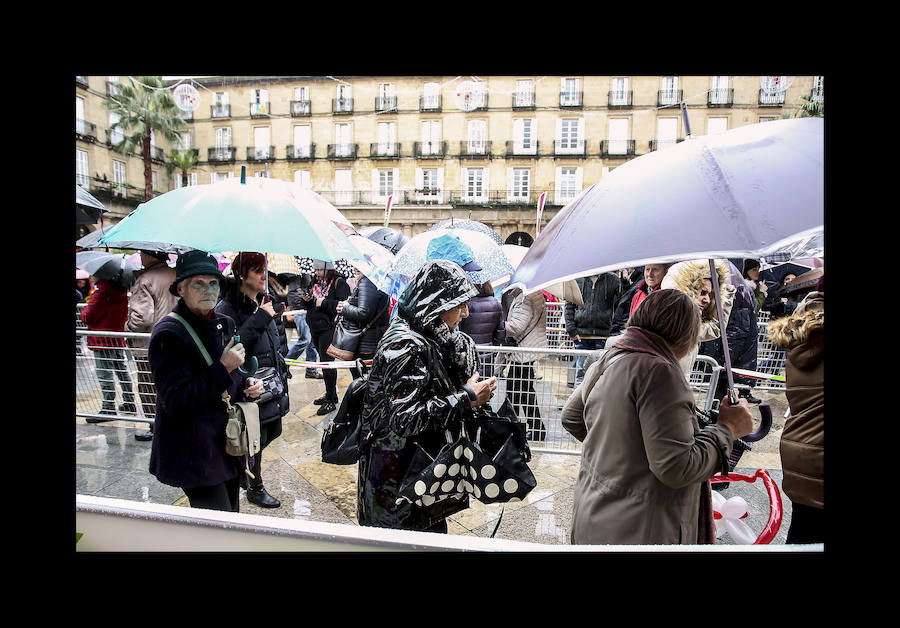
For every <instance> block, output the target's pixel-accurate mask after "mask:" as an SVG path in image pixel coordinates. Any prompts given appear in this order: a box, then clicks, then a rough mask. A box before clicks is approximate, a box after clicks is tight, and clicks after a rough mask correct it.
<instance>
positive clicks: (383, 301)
mask: <svg viewBox="0 0 900 628" xmlns="http://www.w3.org/2000/svg"><path fill="white" fill-rule="evenodd" d="M387 304H388V295H386V294H385V293H384V292H381V291H380V290H379V289H378V288H376V287H375V284H373V283H372V282H371V281H369V278H368V277H362V278H360V280H359V282H358V283H357V284H356V288H354V289H353V294H351V295H350V298H349V299H347V304H346V305H345V306H344V309H343V310H342V311H341V316H343V318H344V324H345V325H346V326H347V328H348V329H363V328H365V326H366V325H368V324H369V323H370V322H371V321H372V320H373V319H375V321H374V322H372V325H371V326H370V327H369V328H368V329H366V330H365V331H364V332H363V334H362V337H361V338H360V341H359V348H358V349H357V354H362V355H370V354H372V353H375V349H376V347H377V346H378V341H379V340H381V337H382V336H383V335H384V332H385V330H387V327H388V324H389V323H390V314H389V313H388V308H387Z"/></svg>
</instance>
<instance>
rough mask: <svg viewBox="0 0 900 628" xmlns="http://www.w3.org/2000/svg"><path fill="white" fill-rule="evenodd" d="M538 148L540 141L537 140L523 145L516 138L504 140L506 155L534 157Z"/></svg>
mask: <svg viewBox="0 0 900 628" xmlns="http://www.w3.org/2000/svg"><path fill="white" fill-rule="evenodd" d="M539 150H540V142H538V141H537V140H535V141H533V142H531V145H530V146H524V145H523V144H522V142H520V141H516V140H507V141H506V156H507V157H534V156H536V155H537V154H538V151H539Z"/></svg>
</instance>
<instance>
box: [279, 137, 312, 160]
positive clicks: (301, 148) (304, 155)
mask: <svg viewBox="0 0 900 628" xmlns="http://www.w3.org/2000/svg"><path fill="white" fill-rule="evenodd" d="M285 155H286V156H287V160H288V161H303V160H307V159H315V158H316V145H315V144H313V143H312V142H310V143H309V144H296V145H295V144H288V145H287V146H286V147H285Z"/></svg>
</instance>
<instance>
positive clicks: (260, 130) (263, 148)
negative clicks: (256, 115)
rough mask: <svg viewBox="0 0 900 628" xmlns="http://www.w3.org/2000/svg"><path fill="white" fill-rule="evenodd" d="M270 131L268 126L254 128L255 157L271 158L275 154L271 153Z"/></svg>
mask: <svg viewBox="0 0 900 628" xmlns="http://www.w3.org/2000/svg"><path fill="white" fill-rule="evenodd" d="M269 131H270V129H269V127H267V126H258V127H254V128H253V156H254V158H255V159H269V158H271V157H272V156H273V155H271V154H270V152H271V151H270V147H269Z"/></svg>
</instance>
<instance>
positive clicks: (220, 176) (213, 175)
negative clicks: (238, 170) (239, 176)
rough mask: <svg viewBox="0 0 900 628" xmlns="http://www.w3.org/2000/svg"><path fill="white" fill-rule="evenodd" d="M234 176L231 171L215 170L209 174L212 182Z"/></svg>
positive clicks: (219, 181)
mask: <svg viewBox="0 0 900 628" xmlns="http://www.w3.org/2000/svg"><path fill="white" fill-rule="evenodd" d="M233 177H234V174H233V173H231V172H213V173H211V174H210V175H209V179H210V183H221V182H222V181H227V180H228V179H231V178H233Z"/></svg>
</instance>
